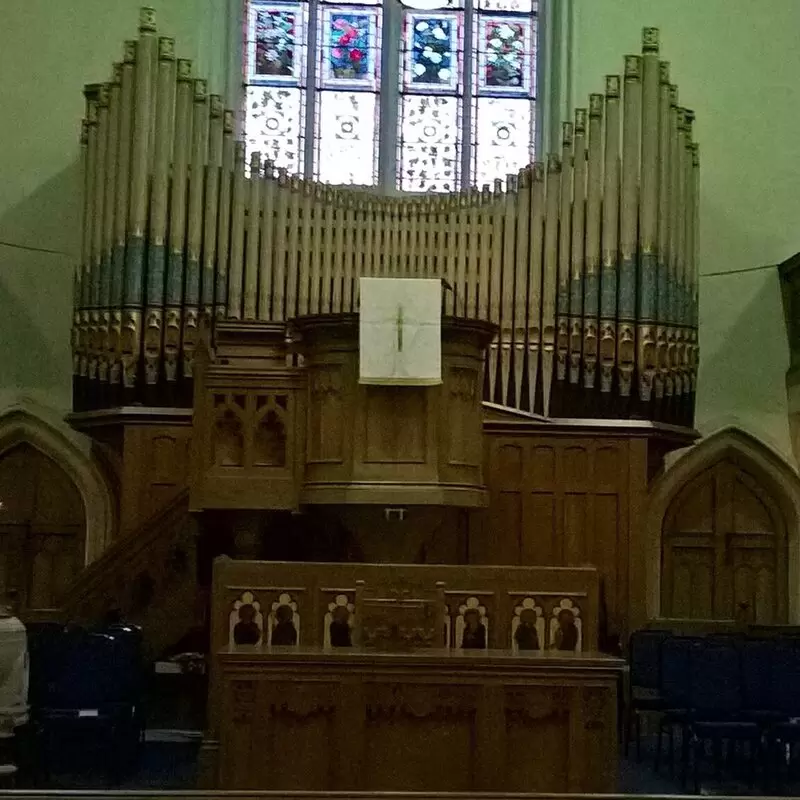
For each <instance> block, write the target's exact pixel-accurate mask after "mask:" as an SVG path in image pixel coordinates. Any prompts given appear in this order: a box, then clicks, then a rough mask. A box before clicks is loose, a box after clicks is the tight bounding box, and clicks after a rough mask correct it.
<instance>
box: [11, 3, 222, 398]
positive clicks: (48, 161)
mask: <svg viewBox="0 0 800 800" xmlns="http://www.w3.org/2000/svg"><path fill="white" fill-rule="evenodd" d="M141 5H145V2H142V1H140V0H3V2H2V15H3V23H2V25H1V26H0V407H3V406H4V405H6V404H7V403H8V402H9V401H10V399H11V397H12V396H13V395H16V394H18V393H20V392H23V393H24V394H26V395H29V396H31V397H34V398H36V399H38V400H40V401H41V402H43V403H47V404H49V405H51V406H55V407H56V408H59V409H61V410H67V409H68V407H69V404H70V402H71V399H70V391H71V389H70V386H71V377H70V376H71V369H72V367H71V361H70V353H69V347H70V340H69V327H70V323H71V303H72V299H71V294H72V271H73V269H74V265H75V264H76V261H77V257H78V253H79V249H80V230H79V226H80V211H79V205H78V202H79V201H78V199H77V198H78V197H79V196H80V195H79V185H80V183H79V177H78V165H77V161H76V159H77V157H78V154H79V146H78V136H79V132H80V121H81V118H82V116H83V113H84V104H83V97H82V94H81V90H82V87H83V85H84V84H86V83H92V82H96V81H102V80H107V79H108V78H109V77H110V71H111V64H112V62H113V61H119V60H121V57H122V43H123V41H124V40H125V39H131V38H135V37H136V30H137V24H138V9H139V7H140V6H141ZM154 5H155V6H156V7H157V13H158V25H159V30H160V31H161V32H162V33H163V35H170V36H174V37H176V39H177V40H178V53H179V54H180V55H181V56H183V57H187V58H192V59H194V60H195V64H196V69H197V71H198V74H203V75H205V76H207V77H209V79H210V81H211V87H212V91H219V90H224V89H225V85H224V84H225V81H224V77H225V76H226V74H227V68H226V59H227V53H226V50H227V46H226V43H227V40H228V36H229V34H228V29H227V19H226V16H227V15H226V14H225V8H226V6H228V5H233V3H232V2H230V0H159V2H157V3H154ZM44 250H46V251H48V252H43V251H44Z"/></svg>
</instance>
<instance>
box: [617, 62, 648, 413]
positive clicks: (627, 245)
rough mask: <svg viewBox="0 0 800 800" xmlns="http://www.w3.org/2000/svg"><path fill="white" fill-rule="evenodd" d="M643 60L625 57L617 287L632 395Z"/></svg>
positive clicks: (622, 354) (623, 362) (620, 355)
mask: <svg viewBox="0 0 800 800" xmlns="http://www.w3.org/2000/svg"><path fill="white" fill-rule="evenodd" d="M641 78H642V59H641V57H640V56H626V57H625V83H624V90H625V93H624V98H623V105H624V108H623V127H622V177H621V183H620V238H619V278H618V290H617V320H618V321H617V363H616V371H617V378H618V387H619V395H620V397H621V398H623V403H625V402H627V401H626V398H629V397H630V395H631V386H632V382H633V370H634V367H635V365H636V334H637V329H636V321H637V302H636V300H637V289H638V285H637V284H638V282H637V277H641V274H640V273H641V270H640V267H641V266H642V265H641V264H640V262H639V236H638V228H639V180H640V162H641V154H642V143H641V124H642V82H641Z"/></svg>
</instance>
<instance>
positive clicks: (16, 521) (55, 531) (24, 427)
mask: <svg viewBox="0 0 800 800" xmlns="http://www.w3.org/2000/svg"><path fill="white" fill-rule="evenodd" d="M0 502H2V503H3V509H2V510H0V592H4V591H8V590H9V589H12V590H16V592H17V593H18V596H19V599H20V604H21V606H22V608H23V610H28V611H32V610H39V609H46V608H53V604H54V603H56V602H57V601H58V599H59V596H60V594H61V593H62V592H63V589H64V588H65V587H66V586H67V585H69V583H71V582H72V581H73V580H74V579H75V577H76V575H78V574H79V573H80V571H81V570H82V569H83V567H84V566H85V565H86V564H88V563H90V562H92V561H94V560H95V559H96V558H98V557H99V556H100V555H101V554H102V552H103V551H104V550H105V548H106V547H107V546H108V544H109V543H110V542H111V538H112V535H113V532H114V520H115V507H116V504H115V499H114V495H113V493H112V491H111V489H110V487H109V485H108V483H107V481H106V479H105V477H104V475H103V472H102V471H101V469H100V468H99V467H98V465H97V463H96V461H95V460H94V458H93V457H92V454H91V442H90V441H89V440H88V439H87V438H86V437H84V436H83V435H81V434H79V433H77V432H76V431H74V430H72V429H71V428H69V426H67V425H66V424H65V423H63V422H60V421H58V420H53V421H49V419H48V415H47V414H45V413H44V412H40V411H39V409H38V407H36V406H35V405H33V404H27V403H25V404H18V405H15V406H12V407H10V408H8V409H7V410H5V411H4V412H2V413H0Z"/></svg>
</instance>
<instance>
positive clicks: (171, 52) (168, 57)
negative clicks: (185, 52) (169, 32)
mask: <svg viewBox="0 0 800 800" xmlns="http://www.w3.org/2000/svg"><path fill="white" fill-rule="evenodd" d="M158 57H159V59H161V61H172V60H173V59H174V58H175V40H174V39H173V38H172V37H170V36H159V37H158Z"/></svg>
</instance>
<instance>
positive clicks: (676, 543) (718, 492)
mask: <svg viewBox="0 0 800 800" xmlns="http://www.w3.org/2000/svg"><path fill="white" fill-rule="evenodd" d="M786 558H787V553H786V527H785V521H784V518H783V516H782V514H781V512H780V509H779V508H778V506H777V504H776V503H775V501H774V499H773V498H772V497H771V496H770V495H769V494H768V492H767V491H766V490H765V489H764V488H763V487H762V486H761V485H760V484H759V482H758V480H757V479H756V478H755V477H754V476H753V475H752V474H751V473H750V472H748V471H746V470H745V469H743V468H742V467H741V466H740V465H739V464H737V463H735V462H734V461H733V460H728V459H726V460H723V461H720V462H719V463H717V464H716V465H714V466H713V467H711V468H710V469H708V470H706V471H705V472H703V473H701V474H700V475H698V476H697V477H695V478H694V479H693V480H692V481H690V482H689V483H688V484H687V485H686V486H685V487H684V489H683V490H682V491H681V492H680V493H679V494H678V495H677V496H676V498H675V499H674V500H673V501H672V504H671V505H670V508H669V510H668V511H667V514H666V516H665V518H664V526H663V533H662V579H661V613H662V616H665V617H673V618H687V619H740V620H747V621H750V622H757V623H761V624H770V623H780V622H786V613H787V612H786V592H787V587H786Z"/></svg>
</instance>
